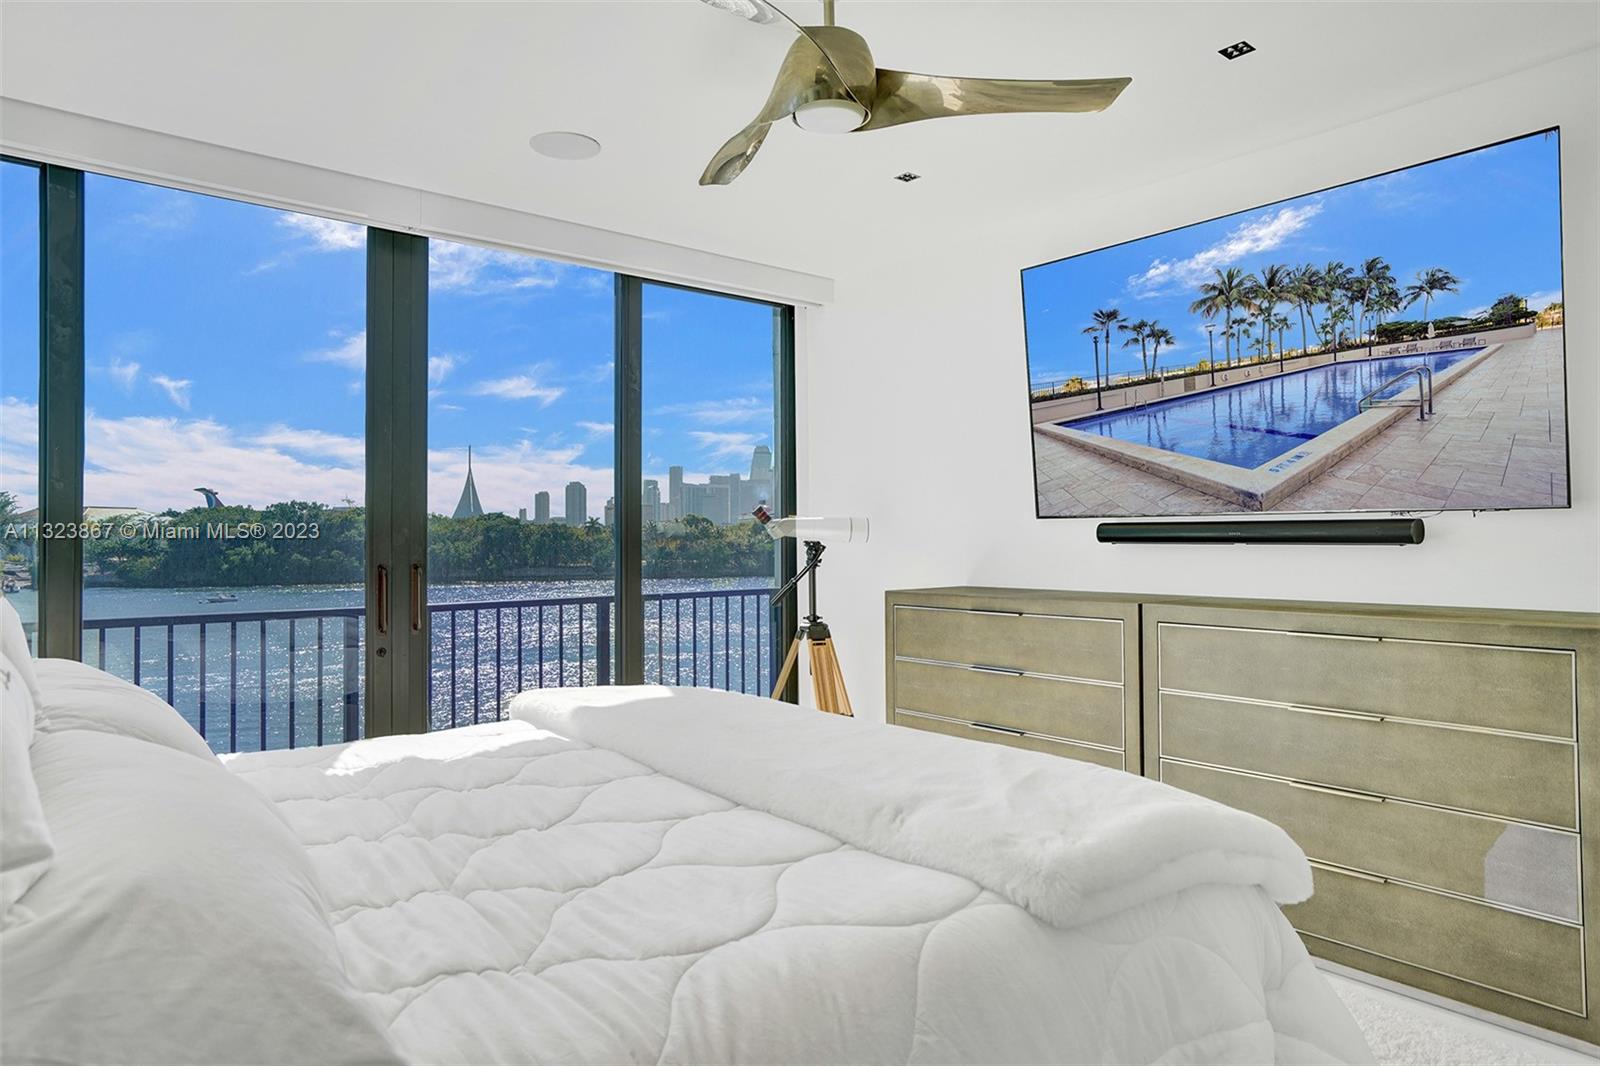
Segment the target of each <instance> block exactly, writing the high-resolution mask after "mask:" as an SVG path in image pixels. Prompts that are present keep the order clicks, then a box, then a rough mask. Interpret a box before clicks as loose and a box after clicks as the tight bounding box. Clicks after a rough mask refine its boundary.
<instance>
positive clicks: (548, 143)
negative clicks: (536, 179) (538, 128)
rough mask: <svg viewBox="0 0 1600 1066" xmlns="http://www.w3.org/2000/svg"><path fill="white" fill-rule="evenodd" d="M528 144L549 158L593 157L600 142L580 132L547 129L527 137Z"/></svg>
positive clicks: (598, 149)
mask: <svg viewBox="0 0 1600 1066" xmlns="http://www.w3.org/2000/svg"><path fill="white" fill-rule="evenodd" d="M528 144H529V145H531V146H532V148H533V150H534V151H535V152H538V153H539V154H540V155H544V156H549V157H550V158H551V159H593V158H594V157H595V156H597V155H599V154H600V142H599V141H597V140H595V139H594V138H593V137H586V136H584V135H583V134H581V133H569V132H567V131H566V130H548V131H546V132H544V133H538V134H535V135H534V136H532V137H530V138H529V139H528Z"/></svg>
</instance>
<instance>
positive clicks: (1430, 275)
mask: <svg viewBox="0 0 1600 1066" xmlns="http://www.w3.org/2000/svg"><path fill="white" fill-rule="evenodd" d="M1460 284H1461V279H1460V278H1458V277H1456V276H1455V275H1454V274H1452V273H1450V271H1448V270H1446V269H1444V267H1429V268H1428V269H1426V270H1419V271H1417V273H1416V280H1415V281H1413V282H1412V283H1411V284H1410V285H1407V286H1406V289H1405V293H1404V294H1403V298H1404V300H1405V303H1404V306H1406V307H1410V306H1411V305H1412V304H1414V303H1416V302H1417V301H1418V300H1421V301H1422V329H1423V332H1424V333H1426V332H1427V330H1428V322H1429V320H1430V313H1431V311H1432V306H1433V299H1434V297H1435V296H1439V295H1441V294H1443V293H1447V292H1460V291H1461V290H1460V289H1459V288H1458V286H1459V285H1460Z"/></svg>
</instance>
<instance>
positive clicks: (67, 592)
mask: <svg viewBox="0 0 1600 1066" xmlns="http://www.w3.org/2000/svg"><path fill="white" fill-rule="evenodd" d="M39 170H40V176H39V181H40V197H39V242H40V255H39V314H40V323H39V326H40V328H39V423H40V424H39V521H40V524H41V527H43V529H44V530H48V531H49V532H51V533H55V532H58V531H66V532H70V531H72V530H73V529H75V528H76V527H77V526H78V525H79V524H80V523H82V521H83V454H84V444H83V439H84V433H83V427H84V402H83V336H84V326H83V269H84V268H83V246H84V239H83V233H84V229H83V227H84V222H83V172H82V171H81V170H73V169H71V168H69V167H59V166H54V165H52V164H45V165H43V166H41V167H40V168H39ZM37 545H38V552H39V567H38V581H39V599H38V605H39V623H38V624H39V629H38V654H39V655H40V656H49V657H52V658H63V659H76V658H79V652H80V649H81V648H82V644H83V542H82V541H81V540H79V539H78V538H77V537H76V536H43V535H41V536H40V538H39V539H38V541H37Z"/></svg>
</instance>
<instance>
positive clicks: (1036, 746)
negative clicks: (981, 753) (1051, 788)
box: [894, 711, 1123, 770]
mask: <svg viewBox="0 0 1600 1066" xmlns="http://www.w3.org/2000/svg"><path fill="white" fill-rule="evenodd" d="M894 721H895V724H896V725H903V726H910V727H911V728H912V729H925V730H927V731H928V732H930V733H943V734H944V735H945V736H950V737H963V738H965V739H967V740H982V741H986V742H988V743H990V744H1005V745H1008V746H1009V747H1013V748H1026V749H1027V750H1029V751H1042V752H1044V753H1045V754H1047V755H1061V756H1064V757H1066V758H1068V759H1079V760H1082V761H1083V762H1092V763H1097V764H1099V765H1100V766H1109V767H1110V768H1111V769H1113V770H1121V769H1122V768H1123V766H1122V760H1123V753H1122V752H1120V751H1108V750H1106V749H1104V748H1091V747H1089V746H1087V745H1084V744H1073V743H1071V742H1069V741H1064V740H1053V739H1051V738H1049V737H1037V736H1033V735H1032V734H1028V733H1020V734H1019V733H1016V732H1005V731H997V730H990V729H976V728H974V727H973V726H971V725H970V724H968V723H966V722H951V721H947V720H946V719H943V718H929V717H927V716H925V715H920V714H908V713H906V712H904V711H897V712H895V716H894Z"/></svg>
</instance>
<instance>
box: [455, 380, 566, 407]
mask: <svg viewBox="0 0 1600 1066" xmlns="http://www.w3.org/2000/svg"><path fill="white" fill-rule="evenodd" d="M467 391H468V392H470V393H471V394H472V395H474V396H493V397H496V398H497V399H501V400H538V401H539V406H541V407H549V406H550V405H551V404H552V403H555V402H556V400H558V399H560V397H561V394H562V393H563V392H565V391H566V390H565V389H559V388H555V387H553V386H549V385H540V384H539V383H538V382H537V381H535V380H534V379H533V378H531V377H529V376H528V375H527V374H513V375H511V376H510V377H505V378H491V379H489V380H487V381H480V382H478V383H477V384H475V385H473V386H472V387H471V388H469V389H468V390H467Z"/></svg>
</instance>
